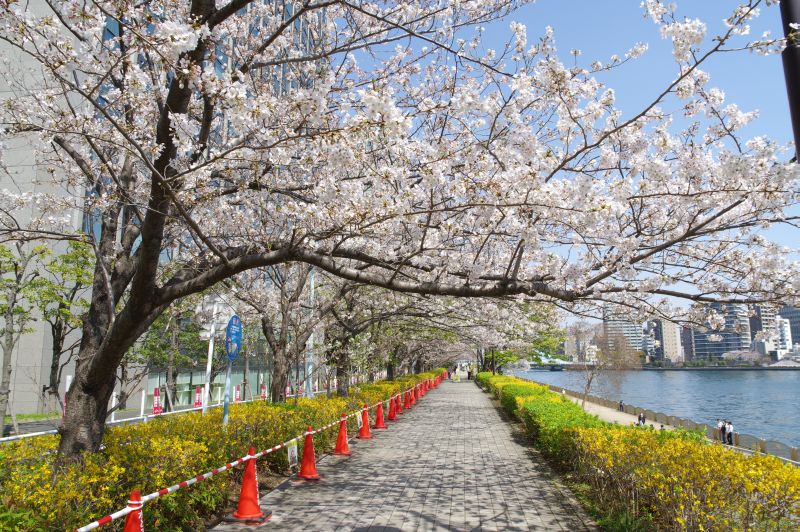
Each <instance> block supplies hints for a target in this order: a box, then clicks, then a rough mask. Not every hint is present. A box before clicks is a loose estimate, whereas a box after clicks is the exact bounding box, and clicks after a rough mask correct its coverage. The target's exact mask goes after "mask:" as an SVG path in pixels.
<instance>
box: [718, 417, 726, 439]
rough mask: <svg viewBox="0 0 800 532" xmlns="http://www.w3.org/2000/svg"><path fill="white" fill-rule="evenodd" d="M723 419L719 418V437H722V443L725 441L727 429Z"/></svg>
mask: <svg viewBox="0 0 800 532" xmlns="http://www.w3.org/2000/svg"><path fill="white" fill-rule="evenodd" d="M723 426H724V425H723V424H722V420H721V419H720V418H717V438H719V439H720V441H721V442H722V443H725V436H724V434H725V429H724V428H723Z"/></svg>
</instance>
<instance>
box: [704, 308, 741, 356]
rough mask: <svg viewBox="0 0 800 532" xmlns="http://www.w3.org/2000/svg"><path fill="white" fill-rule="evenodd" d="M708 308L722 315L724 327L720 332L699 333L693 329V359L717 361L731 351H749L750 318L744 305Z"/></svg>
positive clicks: (709, 330)
mask: <svg viewBox="0 0 800 532" xmlns="http://www.w3.org/2000/svg"><path fill="white" fill-rule="evenodd" d="M709 307H710V308H711V309H713V310H715V311H716V312H718V313H720V314H722V315H723V317H724V318H725V325H724V326H723V327H722V329H721V330H712V329H710V328H709V329H708V330H706V331H700V330H697V329H695V330H694V331H693V334H692V339H693V341H694V357H695V358H696V359H705V360H718V359H721V358H722V356H723V355H724V354H725V353H729V352H731V351H749V350H750V347H751V343H752V342H751V339H750V318H749V313H748V311H747V306H746V305H738V304H730V303H724V304H723V303H711V304H710V305H709Z"/></svg>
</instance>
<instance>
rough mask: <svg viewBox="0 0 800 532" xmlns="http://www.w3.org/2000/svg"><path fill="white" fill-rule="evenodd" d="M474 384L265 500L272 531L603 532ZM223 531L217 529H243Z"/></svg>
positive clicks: (428, 402) (437, 394) (452, 389)
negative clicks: (316, 479) (309, 478)
mask: <svg viewBox="0 0 800 532" xmlns="http://www.w3.org/2000/svg"><path fill="white" fill-rule="evenodd" d="M516 430H517V429H516V428H515V427H514V426H513V425H512V424H510V423H509V422H508V421H506V420H504V419H501V417H500V414H499V413H498V409H497V408H496V407H495V406H494V404H493V403H492V401H491V400H490V399H489V396H488V395H487V394H485V393H483V392H482V391H481V390H480V389H479V388H478V387H477V386H475V383H474V382H472V381H464V382H461V383H454V382H443V383H442V384H441V385H440V386H439V388H438V389H435V390H432V391H430V392H429V393H428V394H426V395H425V397H424V398H423V399H422V401H421V403H420V404H418V405H417V406H415V407H414V408H413V409H412V410H410V411H408V410H406V411H405V413H404V415H403V416H400V419H399V421H397V422H395V423H390V428H389V430H384V431H373V434H374V435H375V438H374V439H373V440H369V441H361V440H352V442H351V445H350V450H351V451H352V453H353V456H352V457H350V458H339V457H333V456H327V457H325V458H324V459H323V460H322V461H321V462H320V463H319V464H318V466H317V468H318V470H319V473H320V474H321V475H322V477H323V478H322V480H321V481H319V482H317V483H304V482H300V481H289V482H286V483H284V484H283V485H281V486H279V487H278V488H277V489H275V490H274V491H272V492H271V493H268V494H267V495H266V496H264V497H262V507H263V508H266V509H270V510H272V512H273V517H272V519H271V520H270V521H268V522H267V523H266V524H264V525H262V526H261V527H259V529H264V530H267V529H274V530H382V531H397V530H403V531H406V530H470V531H471V530H569V531H578V530H596V527H595V525H594V524H593V523H592V521H591V520H590V519H589V518H588V517H587V516H586V514H585V512H584V511H583V510H582V508H581V507H580V506H579V505H578V503H577V502H576V501H575V499H574V497H573V495H572V493H571V492H569V490H567V489H566V488H565V487H563V486H562V485H561V484H560V483H559V482H558V481H557V480H556V477H555V475H554V474H553V473H552V472H551V471H550V469H549V467H548V466H547V465H545V464H544V463H542V459H541V458H540V457H539V456H538V455H537V454H536V453H535V451H533V450H532V449H531V448H530V447H529V445H528V444H527V443H526V442H525V441H524V440H522V438H521V435H519V434H517V433H516ZM244 529H245V528H244V527H241V526H240V525H235V524H223V525H220V526H219V527H217V528H215V530H218V531H232V530H244Z"/></svg>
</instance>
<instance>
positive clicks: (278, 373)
mask: <svg viewBox="0 0 800 532" xmlns="http://www.w3.org/2000/svg"><path fill="white" fill-rule="evenodd" d="M288 383H289V360H288V358H287V356H286V349H285V348H284V347H283V346H281V347H280V348H279V349H277V350H275V351H273V352H272V390H271V391H270V395H271V397H272V402H273V403H280V402H283V401H285V400H286V385H287V384H288Z"/></svg>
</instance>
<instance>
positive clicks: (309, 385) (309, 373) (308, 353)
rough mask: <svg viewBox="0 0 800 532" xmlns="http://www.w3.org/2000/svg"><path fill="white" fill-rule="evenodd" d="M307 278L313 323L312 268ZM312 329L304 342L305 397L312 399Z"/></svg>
mask: <svg viewBox="0 0 800 532" xmlns="http://www.w3.org/2000/svg"><path fill="white" fill-rule="evenodd" d="M308 276H309V285H310V286H309V288H310V294H309V304H310V306H311V311H310V312H311V323H312V324H313V323H314V319H315V318H316V308H315V307H314V305H315V304H316V299H315V296H316V294H315V293H314V288H315V287H314V282H315V279H314V268H313V267H312V268H311V271H310V272H309V274H308ZM313 327H314V328H313V329H311V335H310V336H309V337H308V341H307V342H306V360H305V362H306V363H305V366H306V371H305V377H306V379H305V380H306V397H314V383H313V380H314V341H315V338H314V330H315V329H316V327H317V326H316V324H314V325H313Z"/></svg>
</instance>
